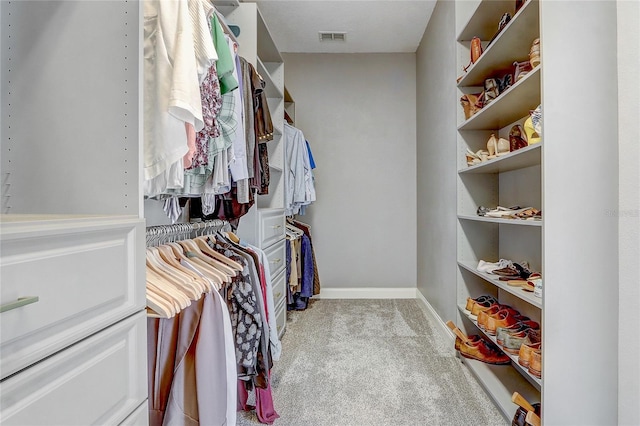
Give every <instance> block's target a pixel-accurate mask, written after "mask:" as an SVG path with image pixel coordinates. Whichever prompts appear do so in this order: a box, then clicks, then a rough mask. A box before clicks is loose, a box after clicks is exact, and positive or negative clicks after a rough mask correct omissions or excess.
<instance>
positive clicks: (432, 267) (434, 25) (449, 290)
mask: <svg viewBox="0 0 640 426" xmlns="http://www.w3.org/2000/svg"><path fill="white" fill-rule="evenodd" d="M454 12H455V5H454V2H449V1H439V2H438V4H437V5H436V7H435V10H434V12H433V17H432V18H431V20H430V22H429V25H428V26H427V29H426V31H425V33H424V37H423V39H422V42H421V43H420V47H419V48H418V51H417V55H416V56H417V58H416V69H417V71H416V78H417V84H416V86H417V87H416V88H417V103H416V105H417V112H418V124H417V138H418V140H417V161H418V188H417V203H418V206H417V207H418V241H417V245H418V248H417V250H418V253H417V255H418V290H419V291H420V292H421V293H422V295H423V296H424V297H425V298H426V299H427V300H428V302H429V303H430V304H431V306H432V307H433V308H434V309H435V310H436V312H437V313H438V315H439V316H440V318H441V319H442V320H444V321H446V320H447V319H453V318H455V315H456V173H455V165H456V164H457V163H458V162H457V160H456V105H455V104H454V100H455V97H456V87H455V81H454V80H455V76H456V69H455V67H456V57H455V34H454V30H455V16H454V15H455V13H454Z"/></svg>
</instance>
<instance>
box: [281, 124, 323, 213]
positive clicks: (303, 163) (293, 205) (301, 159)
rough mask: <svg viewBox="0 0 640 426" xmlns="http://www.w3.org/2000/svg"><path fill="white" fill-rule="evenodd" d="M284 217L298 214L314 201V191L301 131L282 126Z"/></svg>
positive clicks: (307, 154) (285, 125)
mask: <svg viewBox="0 0 640 426" xmlns="http://www.w3.org/2000/svg"><path fill="white" fill-rule="evenodd" d="M284 150H285V161H284V162H285V164H284V166H285V167H284V169H285V170H284V173H285V177H284V180H285V188H286V191H285V197H284V198H285V200H284V208H285V215H287V216H293V215H294V214H298V213H300V209H301V207H302V206H307V205H309V204H311V203H313V202H314V201H315V200H316V190H315V184H314V181H313V173H312V171H311V162H310V160H309V153H308V150H307V145H306V140H305V138H304V134H303V133H302V131H301V130H299V129H297V128H295V127H293V126H291V125H289V124H288V123H285V124H284Z"/></svg>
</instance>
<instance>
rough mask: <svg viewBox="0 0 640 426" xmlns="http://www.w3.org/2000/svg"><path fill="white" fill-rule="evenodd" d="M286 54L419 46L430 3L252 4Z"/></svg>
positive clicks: (302, 0)
mask: <svg viewBox="0 0 640 426" xmlns="http://www.w3.org/2000/svg"><path fill="white" fill-rule="evenodd" d="M256 3H258V7H259V9H260V11H261V12H262V16H263V17H264V20H265V21H266V23H267V26H268V28H269V32H270V33H271V34H272V36H273V39H274V41H275V43H276V45H277V47H278V50H280V51H281V52H285V53H387V52H410V53H413V52H415V51H416V49H417V48H418V45H419V44H420V40H421V39H422V35H423V34H424V30H425V28H426V26H427V23H428V22H429V18H430V17H431V13H432V11H433V8H434V6H435V3H436V1H435V0H414V1H402V0H392V1H367V0H357V1H347V0H340V1H309V0H256ZM319 31H328V32H346V33H347V36H346V41H345V42H340V41H324V42H320V41H319V36H318V32H319Z"/></svg>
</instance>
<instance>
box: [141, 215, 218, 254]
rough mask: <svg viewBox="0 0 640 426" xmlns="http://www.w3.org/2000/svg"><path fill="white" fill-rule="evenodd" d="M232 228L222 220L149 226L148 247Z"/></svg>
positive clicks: (147, 232)
mask: <svg viewBox="0 0 640 426" xmlns="http://www.w3.org/2000/svg"><path fill="white" fill-rule="evenodd" d="M225 227H230V223H229V222H228V221H226V220H222V219H214V220H205V221H202V222H191V223H176V224H173V225H156V226H149V227H147V230H146V240H147V247H153V246H157V245H160V244H162V243H164V242H166V241H180V240H185V239H189V238H192V236H193V234H194V233H195V234H196V235H197V234H200V235H206V234H210V233H213V232H215V231H219V230H222V229H224V228H225Z"/></svg>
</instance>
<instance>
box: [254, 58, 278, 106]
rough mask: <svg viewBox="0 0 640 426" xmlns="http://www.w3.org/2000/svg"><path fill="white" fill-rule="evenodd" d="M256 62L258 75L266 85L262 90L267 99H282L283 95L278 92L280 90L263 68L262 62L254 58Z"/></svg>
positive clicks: (267, 71)
mask: <svg viewBox="0 0 640 426" xmlns="http://www.w3.org/2000/svg"><path fill="white" fill-rule="evenodd" d="M256 59H257V61H258V67H257V68H258V73H259V74H260V75H261V76H262V78H263V79H264V81H265V82H266V83H267V84H266V86H265V88H264V90H265V92H266V93H267V98H276V99H283V98H284V95H283V94H282V92H281V91H280V88H279V87H278V86H277V85H276V83H275V82H274V81H273V79H272V78H271V74H270V73H269V70H267V68H266V67H265V66H264V63H262V60H261V59H260V58H256Z"/></svg>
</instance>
